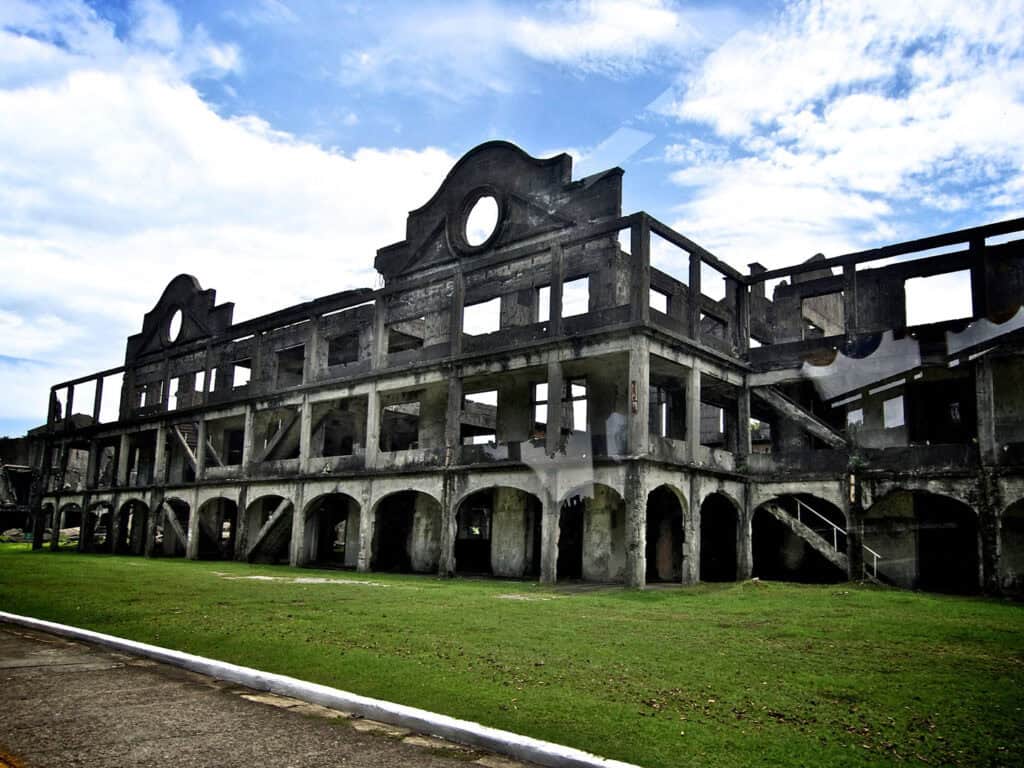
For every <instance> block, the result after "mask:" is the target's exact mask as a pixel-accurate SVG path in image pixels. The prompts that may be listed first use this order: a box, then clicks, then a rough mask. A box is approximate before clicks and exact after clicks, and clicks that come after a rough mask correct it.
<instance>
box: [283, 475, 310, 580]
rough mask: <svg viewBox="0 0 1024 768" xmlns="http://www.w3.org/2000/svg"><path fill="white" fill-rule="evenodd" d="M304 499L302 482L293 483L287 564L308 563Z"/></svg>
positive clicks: (296, 566) (292, 565)
mask: <svg viewBox="0 0 1024 768" xmlns="http://www.w3.org/2000/svg"><path fill="white" fill-rule="evenodd" d="M305 508H306V499H305V494H304V493H303V485H302V483H295V486H294V490H293V491H292V539H291V543H290V544H289V545H288V565H290V566H291V567H292V568H301V567H304V566H306V565H308V564H309V561H310V559H311V558H310V552H309V551H308V550H307V544H308V543H309V542H308V541H307V539H308V538H310V537H309V536H308V535H307V528H308V526H309V520H308V519H307V517H306V509H305Z"/></svg>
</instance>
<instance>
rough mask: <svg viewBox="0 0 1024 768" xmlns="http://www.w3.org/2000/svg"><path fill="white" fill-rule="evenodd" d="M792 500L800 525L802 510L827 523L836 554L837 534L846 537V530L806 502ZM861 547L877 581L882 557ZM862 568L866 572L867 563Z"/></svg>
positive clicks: (863, 545) (864, 545) (867, 547)
mask: <svg viewBox="0 0 1024 768" xmlns="http://www.w3.org/2000/svg"><path fill="white" fill-rule="evenodd" d="M793 500H794V501H796V519H797V520H798V521H799V522H801V523H803V522H804V521H803V520H802V519H801V517H800V509H801V508H804V509H806V510H807V511H809V512H812V513H813V514H814V515H815V516H816V517H817V518H818V519H820V520H823V521H824V522H826V523H828V525H829V526H830V527H831V528H832V548H833V549H834V550H835V551H836V552H838V551H839V534H840V533H841V534H843V536H847V535H848V534H847V533H846V529H845V528H842V527H840V526H838V525H836V524H835V523H833V522H832V521H831V520H829V519H828V518H827V517H825V516H824V515H823V514H821V512H819V511H818V510H816V509H815V508H814V507H812V506H810V505H809V504H807V503H806V502H803V501H801V500H800V499H798V498H797V497H796V496H794V497H793ZM861 547H863V549H864V551H865V552H867V553H868V554H870V555H871V575H872V576H874V577H875V578H876V579H877V578H878V561H879V560H881V559H882V556H881V555H880V554H878V553H877V552H875V550H873V549H872V548H871V547H869V546H868V545H867V544H863V543H862V544H861ZM863 567H864V571H865V572H866V571H867V569H868V566H867V563H864V564H863Z"/></svg>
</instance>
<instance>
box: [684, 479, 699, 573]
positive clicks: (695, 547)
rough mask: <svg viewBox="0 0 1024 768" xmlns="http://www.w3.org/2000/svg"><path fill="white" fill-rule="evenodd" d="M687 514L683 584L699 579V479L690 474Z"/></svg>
mask: <svg viewBox="0 0 1024 768" xmlns="http://www.w3.org/2000/svg"><path fill="white" fill-rule="evenodd" d="M688 501H689V506H690V509H689V514H688V515H686V517H685V518H684V522H683V579H682V581H683V584H696V583H697V582H699V581H700V479H699V478H698V477H697V475H696V474H695V473H691V474H690V488H689V499H688Z"/></svg>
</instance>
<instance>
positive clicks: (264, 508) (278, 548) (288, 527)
mask: <svg viewBox="0 0 1024 768" xmlns="http://www.w3.org/2000/svg"><path fill="white" fill-rule="evenodd" d="M294 514H295V502H294V501H293V500H292V499H291V498H289V497H287V496H283V495H280V494H277V493H264V494H262V495H260V496H257V497H256V498H254V499H253V500H252V501H250V502H249V503H248V504H247V505H246V507H245V522H244V526H245V548H244V559H245V560H248V561H249V562H251V563H287V562H289V560H290V556H291V553H290V550H291V541H292V518H293V516H294Z"/></svg>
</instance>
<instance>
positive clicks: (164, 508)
mask: <svg viewBox="0 0 1024 768" xmlns="http://www.w3.org/2000/svg"><path fill="white" fill-rule="evenodd" d="M191 515H192V506H191V505H190V504H189V503H188V502H187V501H185V499H183V498H181V497H180V496H165V497H164V499H163V501H161V502H160V504H159V506H158V507H157V508H156V510H155V514H154V515H153V520H154V523H153V530H152V531H151V532H150V534H151V544H150V547H149V551H148V552H147V554H149V555H150V556H162V557H184V556H185V554H186V552H187V551H188V527H189V518H190V517H191Z"/></svg>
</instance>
